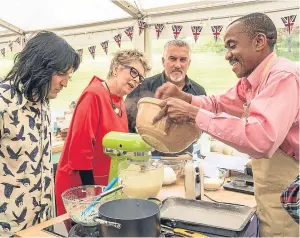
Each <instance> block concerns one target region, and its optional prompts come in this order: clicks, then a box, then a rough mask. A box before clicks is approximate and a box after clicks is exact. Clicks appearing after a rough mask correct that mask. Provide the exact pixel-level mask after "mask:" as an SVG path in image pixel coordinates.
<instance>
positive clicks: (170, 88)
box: [155, 82, 192, 103]
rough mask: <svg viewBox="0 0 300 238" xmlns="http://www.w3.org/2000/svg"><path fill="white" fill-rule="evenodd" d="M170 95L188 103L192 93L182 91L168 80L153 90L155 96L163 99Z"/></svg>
mask: <svg viewBox="0 0 300 238" xmlns="http://www.w3.org/2000/svg"><path fill="white" fill-rule="evenodd" d="M170 97H173V98H179V99H181V100H183V101H186V102H188V103H191V101H192V95H190V94H187V93H185V92H182V91H181V90H180V89H179V88H178V87H177V86H176V85H174V84H173V83H170V82H167V83H164V84H163V85H162V86H160V87H159V88H157V89H156V91H155V98H158V99H162V100H164V99H167V98H170Z"/></svg>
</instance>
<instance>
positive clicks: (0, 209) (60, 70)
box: [0, 31, 80, 237]
mask: <svg viewBox="0 0 300 238" xmlns="http://www.w3.org/2000/svg"><path fill="white" fill-rule="evenodd" d="M79 64H80V57H79V55H78V54H77V53H76V51H75V50H74V49H73V48H72V47H71V46H70V45H69V44H68V43H67V42H66V41H65V40H64V39H62V38H61V37H59V36H57V35H56V34H54V33H52V32H47V31H43V32H39V33H38V34H37V35H35V36H34V37H32V38H31V39H30V40H29V41H28V43H27V44H26V46H25V47H24V49H23V50H22V51H21V52H20V53H18V54H17V55H16V56H15V60H14V66H13V67H12V69H11V71H10V72H9V73H8V75H7V76H6V77H5V78H4V79H3V80H1V82H0V160H1V166H0V198H1V202H0V236H1V237H2V236H13V235H14V233H15V232H18V231H20V230H22V229H25V228H27V227H30V226H33V225H35V224H37V223H40V222H42V221H45V220H47V219H49V218H50V217H51V211H52V207H51V205H52V199H53V197H52V196H53V192H52V188H53V182H52V180H53V173H52V165H51V156H50V154H51V129H50V109H49V99H53V98H56V96H57V94H58V93H59V92H60V91H61V89H62V88H63V87H67V84H68V80H69V78H70V75H71V74H72V73H73V72H74V71H76V70H77V69H78V67H79Z"/></svg>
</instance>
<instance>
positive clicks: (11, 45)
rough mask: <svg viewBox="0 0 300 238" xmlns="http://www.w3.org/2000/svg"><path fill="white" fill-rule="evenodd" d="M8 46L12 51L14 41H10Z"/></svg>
mask: <svg viewBox="0 0 300 238" xmlns="http://www.w3.org/2000/svg"><path fill="white" fill-rule="evenodd" d="M8 47H9V49H10V52H12V48H13V43H12V42H9V44H8Z"/></svg>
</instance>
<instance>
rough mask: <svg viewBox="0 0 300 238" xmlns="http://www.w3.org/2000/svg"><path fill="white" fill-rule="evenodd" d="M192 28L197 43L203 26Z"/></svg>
mask: <svg viewBox="0 0 300 238" xmlns="http://www.w3.org/2000/svg"><path fill="white" fill-rule="evenodd" d="M191 29H192V33H193V36H194V40H195V43H196V42H197V40H198V38H199V36H200V33H201V31H202V26H191Z"/></svg>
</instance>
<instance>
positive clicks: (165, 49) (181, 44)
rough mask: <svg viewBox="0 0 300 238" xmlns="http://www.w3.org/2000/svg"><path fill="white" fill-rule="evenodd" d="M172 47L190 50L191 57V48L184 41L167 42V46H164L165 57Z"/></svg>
mask: <svg viewBox="0 0 300 238" xmlns="http://www.w3.org/2000/svg"><path fill="white" fill-rule="evenodd" d="M171 45H173V46H178V47H186V48H188V49H189V55H190V56H191V47H190V45H189V44H188V43H187V42H186V41H183V40H170V41H168V42H166V43H165V46H164V56H165V55H166V52H167V49H168V47H169V46H171Z"/></svg>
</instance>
